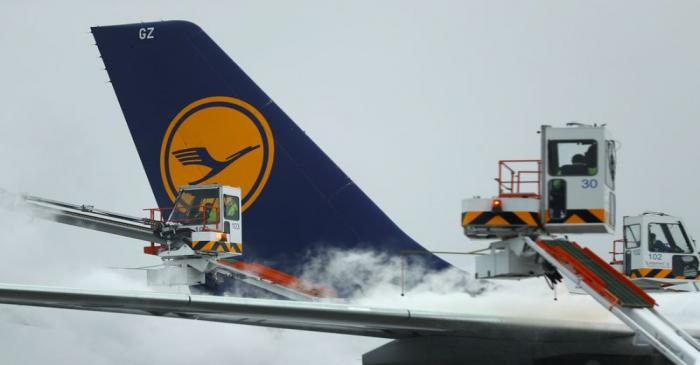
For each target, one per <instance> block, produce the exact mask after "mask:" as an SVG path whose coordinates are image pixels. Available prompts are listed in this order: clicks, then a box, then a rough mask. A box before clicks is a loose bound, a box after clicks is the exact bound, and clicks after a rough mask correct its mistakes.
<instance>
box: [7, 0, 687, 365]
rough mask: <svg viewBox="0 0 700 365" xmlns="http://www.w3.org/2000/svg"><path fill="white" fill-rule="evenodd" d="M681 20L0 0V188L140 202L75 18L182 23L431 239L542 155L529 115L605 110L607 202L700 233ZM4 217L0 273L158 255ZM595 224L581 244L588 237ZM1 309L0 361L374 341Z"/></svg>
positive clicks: (583, 115)
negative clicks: (504, 167)
mask: <svg viewBox="0 0 700 365" xmlns="http://www.w3.org/2000/svg"><path fill="white" fill-rule="evenodd" d="M699 17H700V3H698V2H695V1H673V2H664V1H616V2H610V1H560V0H556V1H529V2H525V1H429V2H427V1H426V2H418V1H381V2H379V1H352V2H350V1H348V2H341V3H336V2H326V1H295V2H288V1H280V2H262V1H220V2H203V1H198V2H194V1H193V2H177V3H175V2H171V1H148V2H146V1H114V2H101V1H84V2H70V1H63V2H48V1H47V2H34V1H12V0H10V1H5V2H3V4H2V7H1V12H0V50H1V51H0V100H3V103H2V108H0V171H2V173H1V174H2V175H1V176H2V180H1V182H0V186H2V187H4V188H6V189H8V190H11V191H16V192H27V193H32V194H36V195H40V196H45V197H50V198H55V199H59V200H67V201H74V202H81V203H82V202H84V203H90V204H94V205H95V206H97V207H100V208H104V209H109V210H115V211H120V212H124V213H130V214H141V209H142V208H146V207H152V206H155V201H154V199H153V196H152V194H151V192H150V189H149V187H148V184H147V181H146V177H145V174H144V172H143V170H142V168H141V166H140V163H139V160H138V156H137V154H136V150H135V148H134V146H133V144H132V141H131V138H130V136H129V133H128V130H127V127H126V124H125V122H124V120H123V116H122V114H121V112H120V110H119V107H118V104H117V101H116V97H115V96H114V93H113V90H112V88H111V85H110V84H109V83H107V80H108V79H107V74H106V72H105V71H103V70H102V68H103V65H102V63H101V60H100V59H99V58H98V52H97V49H96V47H94V46H93V45H92V44H93V43H94V42H93V39H92V37H91V35H90V34H89V27H90V26H92V25H110V24H118V23H131V22H139V21H152V20H160V19H163V20H169V19H186V20H190V21H193V22H195V23H197V24H199V25H200V26H201V27H202V28H203V29H204V30H205V31H206V32H207V33H208V34H209V35H210V36H211V37H212V38H213V39H214V40H215V41H216V42H218V44H219V45H220V46H221V47H222V48H223V49H224V50H225V51H226V52H227V53H228V54H229V55H230V56H231V57H232V58H233V59H234V60H235V61H236V62H237V63H238V64H239V65H240V66H241V67H242V68H243V69H244V70H246V72H247V73H248V74H249V75H250V76H251V77H252V78H253V79H254V80H256V81H257V83H258V85H260V86H261V87H262V88H263V89H264V90H265V91H266V92H267V93H268V94H269V95H270V96H271V97H272V98H273V99H274V100H275V101H276V102H277V103H278V104H279V105H280V106H281V107H282V108H283V109H284V110H285V111H286V112H287V113H288V114H289V115H290V116H291V117H292V118H293V119H294V120H295V121H296V122H297V123H298V124H299V125H300V126H301V127H302V128H303V129H304V130H306V132H307V134H308V135H309V136H311V138H313V139H314V140H315V141H316V142H317V143H318V144H319V145H320V146H321V147H322V148H323V149H324V150H325V151H326V152H327V153H328V154H329V155H330V156H331V158H333V160H334V161H335V162H336V163H337V164H338V165H339V166H341V167H342V168H343V169H344V170H345V172H346V173H347V174H348V175H349V176H350V177H351V178H353V179H354V180H355V182H356V183H357V184H358V185H359V186H360V187H361V188H362V189H363V190H364V191H365V192H366V193H367V194H368V195H369V196H370V197H371V198H372V199H374V200H375V201H376V202H377V203H378V204H379V206H380V207H382V209H383V210H384V211H385V212H386V213H387V214H389V216H391V217H392V218H393V219H394V220H395V222H396V223H397V224H398V225H399V226H401V227H402V228H403V229H405V230H406V231H407V232H408V233H409V234H410V235H411V236H413V237H414V238H415V239H417V240H418V241H419V242H422V243H423V244H424V245H425V246H427V247H428V248H430V249H434V250H470V249H471V248H472V247H475V246H474V245H475V244H474V243H470V242H469V241H468V240H466V239H465V238H463V236H462V233H461V227H460V226H459V216H460V200H461V199H462V198H464V197H470V196H472V195H490V194H493V193H495V185H494V183H493V177H494V176H495V173H496V161H497V160H499V159H510V158H538V154H539V138H538V135H537V134H536V131H537V130H538V129H539V126H540V124H542V123H546V124H554V125H557V124H563V123H565V122H568V121H581V122H597V123H607V124H608V126H609V127H610V129H611V131H612V132H613V134H614V136H615V137H616V139H618V140H620V141H621V142H622V149H621V150H620V152H619V157H620V163H619V175H618V189H617V196H618V213H619V215H620V216H621V215H629V214H635V213H638V212H641V211H644V210H658V211H665V212H668V213H672V214H675V215H679V216H682V217H684V218H685V219H686V222H687V224H688V225H689V227H690V231H691V232H692V233H693V234H696V235H700V223H699V222H700V210H698V209H697V207H695V204H697V203H698V195H699V194H700V193H698V190H697V189H696V188H695V186H696V185H697V182H698V178H699V176H700V174H698V171H697V163H696V161H695V160H696V159H697V157H698V152H697V146H698V143H697V135H698V131H699V129H700V127H699V126H698V124H697V120H698V119H700V118H699V117H700V103H698V102H697V96H698V95H700V72H699V71H700V42H698V35H699V34H700V22H698V21H697V19H698V18H699ZM0 214H1V216H2V217H3V218H2V219H0V225H1V226H2V230H3V235H4V237H3V238H0V247H2V248H3V250H2V251H3V252H4V254H3V255H2V256H0V281H4V282H16V283H33V284H46V285H64V286H81V285H83V286H90V287H107V288H122V287H134V286H138V284H135V283H137V282H139V281H142V280H143V275H142V273H140V272H137V273H131V272H129V273H123V272H113V271H104V269H105V268H107V267H113V266H139V265H148V264H153V263H154V261H153V260H154V258H152V257H146V256H145V255H143V254H141V249H140V246H141V244H140V243H137V242H130V241H125V240H123V239H119V238H115V237H109V236H106V235H102V234H98V233H93V232H89V231H83V230H78V229H72V228H69V227H61V226H59V225H56V224H49V223H43V222H39V221H35V220H30V219H28V218H23V217H17V216H16V214H9V213H0ZM610 240H611V237H609V236H596V237H595V238H593V239H589V240H588V241H585V242H584V243H585V244H588V245H591V246H593V247H594V248H595V249H596V250H597V251H599V252H605V251H607V249H608V244H609V241H610ZM460 260H461V261H460ZM456 262H457V263H458V264H460V265H467V264H468V262H467V260H466V259H459V260H456ZM156 263H157V260H156ZM0 313H2V316H0V319H2V318H4V321H0V333H2V334H0V339H2V341H0V354H2V355H0V360H2V358H5V359H6V360H10V361H9V362H10V363H12V362H14V363H38V362H48V361H51V362H52V363H70V362H76V361H77V362H80V363H84V362H88V361H90V362H93V363H96V364H102V363H105V364H107V363H123V362H130V363H139V362H143V363H149V362H154V361H155V362H158V363H164V362H166V361H168V362H173V363H190V362H192V361H194V360H195V359H198V360H199V359H202V358H203V356H204V357H207V358H209V359H212V360H216V361H230V360H232V359H234V358H239V359H241V358H243V359H244V360H246V361H247V363H259V364H268V363H278V362H281V361H284V362H292V363H308V359H306V356H308V349H309V347H313V348H314V349H316V351H317V353H316V354H315V355H314V358H315V359H316V361H321V360H323V363H327V361H326V360H327V359H329V358H332V359H337V361H338V362H340V363H358V361H359V360H358V359H359V355H360V354H361V353H362V352H363V351H367V350H369V349H371V348H373V347H375V346H377V345H379V344H381V343H383V341H379V340H373V339H359V338H353V337H346V336H334V335H321V334H299V333H295V332H288V331H275V330H267V329H250V328H243V329H241V328H240V327H237V326H223V325H216V324H196V323H195V324H192V323H183V322H184V321H172V320H165V321H163V320H158V319H150V318H146V319H144V318H136V319H134V318H132V317H125V316H116V315H104V314H81V313H67V312H65V311H57V310H35V309H24V308H14V307H3V308H2V312H0ZM3 328H4V329H3ZM86 333H87V334H86ZM193 334H195V336H202V338H209V337H211V338H216V340H210V342H209V343H208V344H205V345H202V346H203V347H202V348H199V350H198V351H201V352H193V351H189V352H188V351H187V350H186V349H185V347H186V346H193V347H196V348H197V346H198V345H197V344H195V343H193V342H191V341H181V343H182V345H180V348H178V349H177V350H173V351H169V350H163V349H159V350H154V349H153V347H154V344H155V341H157V336H170V337H175V338H192V336H193ZM242 337H244V338H246V339H247V341H248V342H247V343H243V341H242V339H241V338H242ZM149 340H153V341H154V343H148V341H149ZM202 341H203V342H207V341H206V340H202ZM319 341H320V342H321V343H323V344H325V345H324V346H318V343H319ZM37 342H40V343H41V345H36V343H37ZM226 344H230V347H229V348H227V349H226V350H225V351H222V350H221V346H224V345H226ZM240 346H243V348H246V349H247V353H246V354H241V353H240V351H242V350H241V347H240ZM254 350H256V351H254ZM202 352H203V353H204V354H205V355H202ZM251 352H254V354H253V353H251ZM282 359H284V360H282ZM246 361H244V362H246ZM3 362H4V361H3Z"/></svg>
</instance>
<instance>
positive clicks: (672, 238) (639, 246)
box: [612, 212, 700, 289]
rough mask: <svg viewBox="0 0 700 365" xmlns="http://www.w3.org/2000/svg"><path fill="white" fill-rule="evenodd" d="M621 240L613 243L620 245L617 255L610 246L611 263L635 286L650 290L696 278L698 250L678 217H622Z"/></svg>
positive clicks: (698, 274) (654, 213)
mask: <svg viewBox="0 0 700 365" xmlns="http://www.w3.org/2000/svg"><path fill="white" fill-rule="evenodd" d="M623 237H624V238H623V239H622V240H617V241H615V243H622V245H623V250H622V251H621V252H618V251H617V245H615V244H614V245H613V251H612V253H613V262H612V264H613V265H614V266H617V268H618V270H620V271H622V273H623V274H625V275H627V276H629V277H630V278H632V279H633V280H634V281H635V282H636V283H637V285H639V286H641V287H643V288H653V287H658V286H664V285H669V284H676V283H677V282H678V281H679V280H680V281H695V280H698V279H700V273H699V272H698V263H699V260H698V248H697V246H696V244H695V240H694V239H692V237H691V236H690V233H689V232H688V231H687V230H686V228H685V224H684V223H683V221H682V220H681V219H680V218H678V217H674V216H670V215H668V214H665V213H658V212H647V213H644V214H640V215H637V216H631V217H624V219H623ZM620 255H621V256H622V259H619V256H620ZM688 283H689V284H690V282H688ZM692 285H694V284H692ZM674 289H679V287H678V286H675V285H674Z"/></svg>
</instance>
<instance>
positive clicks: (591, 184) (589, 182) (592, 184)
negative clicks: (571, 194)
mask: <svg viewBox="0 0 700 365" xmlns="http://www.w3.org/2000/svg"><path fill="white" fill-rule="evenodd" d="M581 187H582V188H584V189H595V188H597V187H598V180H596V179H583V180H581Z"/></svg>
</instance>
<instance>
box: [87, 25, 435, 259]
mask: <svg viewBox="0 0 700 365" xmlns="http://www.w3.org/2000/svg"><path fill="white" fill-rule="evenodd" d="M92 33H93V35H94V37H95V40H96V41H97V47H98V48H99V51H100V54H101V56H102V58H103V61H104V64H105V66H106V68H107V72H108V74H109V77H110V80H111V83H112V85H113V87H114V91H115V92H116V95H117V98H118V100H119V104H120V106H121V109H122V112H123V113H124V117H125V119H126V121H127V124H128V126H129V130H130V132H131V136H132V138H133V140H134V142H135V144H136V147H137V150H138V153H139V156H140V158H141V162H142V163H143V166H144V168H145V170H146V174H147V176H148V180H149V182H150V184H151V188H152V189H153V193H154V195H155V197H156V200H157V202H158V205H159V206H161V207H168V206H172V204H173V199H174V197H175V195H177V191H178V189H179V186H182V185H185V184H211V183H220V184H225V185H231V186H237V187H240V188H241V189H242V191H243V204H242V205H243V212H244V214H245V225H246V226H245V229H244V242H245V247H246V249H245V259H246V260H247V261H257V262H261V263H266V264H269V265H270V266H272V267H274V268H276V269H279V270H282V271H287V272H295V270H297V269H299V265H300V264H301V263H302V262H303V257H304V255H308V254H309V252H313V251H314V250H315V249H318V248H321V247H337V248H341V249H350V248H367V249H372V250H377V251H381V252H388V253H390V254H399V253H401V252H403V251H413V252H414V253H415V252H425V253H426V254H425V255H424V256H425V257H426V259H427V261H428V262H429V265H430V266H432V267H433V268H438V269H440V268H445V267H447V266H448V265H447V264H446V263H445V262H444V261H443V260H441V259H440V258H438V257H437V256H434V255H432V254H430V253H427V251H425V249H424V248H423V247H422V246H420V245H419V244H418V243H416V242H415V241H414V240H412V239H411V238H410V237H409V236H407V235H406V234H405V233H404V232H403V231H401V229H399V228H398V227H397V226H396V225H395V224H394V223H393V222H392V221H391V220H390V219H389V218H388V217H387V216H386V215H385V214H384V213H383V212H382V211H381V210H380V209H379V208H378V207H377V206H376V205H375V204H374V203H373V202H372V201H371V200H370V199H369V198H368V197H367V196H366V195H365V194H364V193H363V192H362V191H361V190H360V189H359V188H358V187H357V186H356V185H355V184H354V183H353V182H352V180H350V178H348V177H347V176H346V175H345V174H344V173H343V172H342V171H341V170H340V169H339V168H338V167H337V166H336V165H335V164H334V163H333V161H331V159H330V158H328V156H326V154H325V153H323V151H321V149H320V148H319V147H318V146H317V145H316V144H315V143H314V142H313V141H311V139H310V138H309V137H307V136H306V134H305V133H304V132H303V131H302V130H301V129H300V128H299V127H298V126H297V125H296V124H295V123H294V122H293V121H292V120H291V119H290V118H289V117H288V116H287V115H286V114H285V113H284V112H283V111H282V110H281V109H280V108H279V107H278V106H277V104H275V102H274V101H272V100H271V99H270V98H269V97H268V96H267V95H266V94H265V93H264V92H263V91H262V90H261V89H260V88H259V87H258V86H257V85H256V84H255V83H254V82H253V81H252V80H251V79H250V78H249V77H248V76H247V75H246V74H245V73H244V72H243V71H242V70H241V68H240V67H238V65H236V63H235V62H233V60H231V58H229V57H228V56H227V55H226V53H224V51H223V50H221V48H219V46H217V45H216V43H214V41H212V39H211V38H209V37H208V36H207V35H206V34H205V33H204V31H202V30H201V29H200V28H199V27H198V26H197V25H195V24H192V23H189V22H185V21H164V22H154V23H140V24H127V25H116V26H104V27H94V28H92Z"/></svg>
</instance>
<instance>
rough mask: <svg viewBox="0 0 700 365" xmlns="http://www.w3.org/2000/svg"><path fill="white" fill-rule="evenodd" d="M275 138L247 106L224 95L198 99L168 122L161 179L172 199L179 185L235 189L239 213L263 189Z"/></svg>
mask: <svg viewBox="0 0 700 365" xmlns="http://www.w3.org/2000/svg"><path fill="white" fill-rule="evenodd" d="M274 148H275V147H274V140H273V138H272V132H271V130H270V126H269V125H268V124H267V120H265V117H264V116H263V115H262V114H261V113H260V112H259V111H258V110H257V109H255V108H254V107H253V106H252V105H250V104H248V103H246V102H244V101H242V100H239V99H236V98H232V97H227V96H213V97H208V98H204V99H200V100H197V101H195V102H193V103H191V104H190V105H188V106H186V107H185V108H184V109H182V110H181V111H180V112H179V113H178V114H177V115H176V116H175V118H173V120H172V121H171V122H170V125H169V126H168V129H167V131H166V132H165V137H164V138H163V144H162V146H161V152H160V161H161V166H160V167H161V169H160V170H161V177H162V179H163V186H165V190H166V192H167V193H168V196H169V197H170V199H171V200H173V201H174V200H175V197H176V195H177V192H178V190H179V188H180V187H181V186H183V185H198V184H214V183H218V184H224V185H230V186H237V187H240V188H241V190H242V192H243V204H242V209H243V210H245V209H246V208H248V207H249V206H250V205H251V204H253V202H254V201H255V199H257V197H258V196H259V195H260V192H261V191H262V189H263V188H264V187H265V184H266V183H267V179H268V177H269V176H270V170H271V169H272V160H273V158H274V155H275V154H274Z"/></svg>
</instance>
